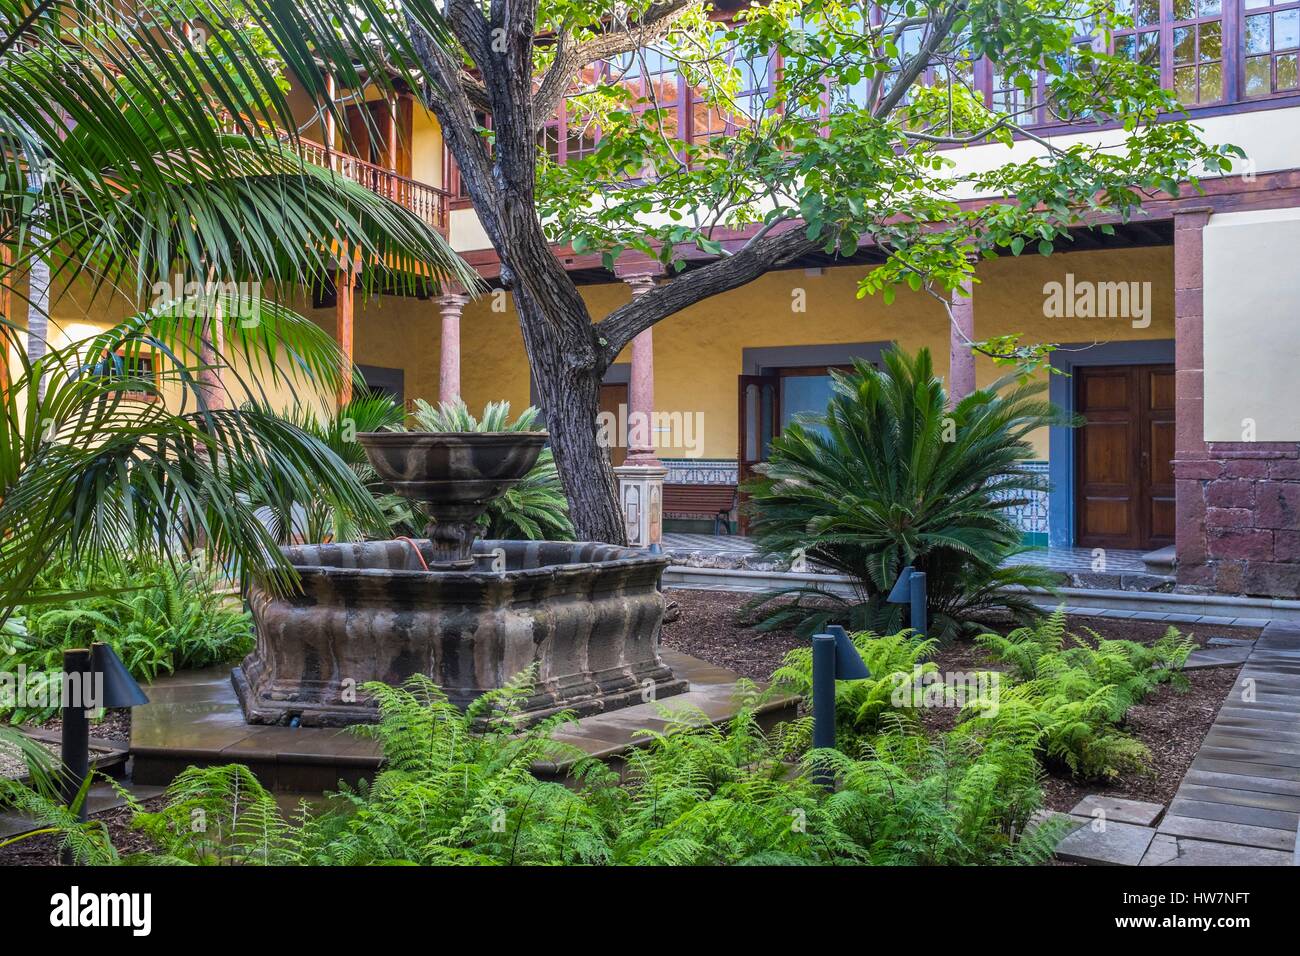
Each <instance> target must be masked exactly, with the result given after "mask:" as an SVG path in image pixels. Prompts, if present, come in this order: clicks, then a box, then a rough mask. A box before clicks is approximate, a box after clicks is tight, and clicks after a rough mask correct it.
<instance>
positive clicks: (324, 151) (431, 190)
mask: <svg viewBox="0 0 1300 956" xmlns="http://www.w3.org/2000/svg"><path fill="white" fill-rule="evenodd" d="M298 150H299V153H300V155H302V157H303V160H304V161H305V163H311V164H312V165H313V166H320V168H322V169H333V170H334V172H335V173H337V174H338V176H341V177H342V178H344V179H351V181H352V182H357V183H360V185H363V186H365V189H368V190H370V191H372V193H376V194H378V195H381V196H383V198H385V199H390V200H393V202H394V203H396V204H398V206H402V207H404V208H407V209H409V211H411V212H413V213H415V215H416V216H419V217H420V220H421V221H422V222H425V224H426V225H430V226H433V228H434V229H437V230H438V232H439V233H442V234H443V235H446V234H447V198H448V195H447V191H446V190H442V189H438V187H437V186H430V185H429V183H426V182H419V181H416V179H412V178H409V177H406V176H400V174H399V173H395V172H393V170H391V169H385V168H383V166H381V165H378V164H376V163H369V161H367V160H363V159H359V157H357V156H351V155H348V153H346V152H339V151H338V150H328V148H326V147H324V146H322V144H320V143H316V142H312V140H309V139H299V140H298Z"/></svg>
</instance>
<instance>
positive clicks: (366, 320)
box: [10, 287, 527, 410]
mask: <svg viewBox="0 0 1300 956" xmlns="http://www.w3.org/2000/svg"><path fill="white" fill-rule="evenodd" d="M23 293H25V289H21V288H20V289H19V294H17V295H15V296H14V301H13V306H14V316H13V321H14V322H15V323H16V324H18V325H20V326H23V327H25V326H26V323H27V304H26V301H25V299H24V298H23ZM266 294H267V295H268V296H270V295H272V293H269V292H268V293H266ZM145 299H146V304H147V296H146V297H145ZM282 301H283V303H284V304H285V305H286V306H288V307H290V308H292V309H294V310H295V311H297V312H299V313H300V314H303V315H305V316H307V317H308V318H310V319H311V320H312V321H313V322H315V323H316V324H317V325H318V326H320V327H321V328H322V329H324V330H325V331H326V332H328V333H329V334H330V335H333V334H334V331H335V318H334V309H333V308H332V307H330V308H324V309H313V308H312V307H311V300H310V298H309V297H307V296H306V295H305V293H290V294H287V295H285V296H284V297H283V299H282ZM135 311H137V306H136V305H135V303H134V302H133V301H132V298H131V297H127V296H125V295H121V294H116V295H115V294H109V293H106V292H101V293H100V294H99V295H95V296H92V295H91V294H90V291H89V290H88V289H86V288H84V287H78V288H74V289H73V290H71V291H68V290H56V293H55V295H54V296H53V301H52V303H51V308H50V329H51V331H50V336H49V340H50V345H51V346H52V347H53V348H63V347H65V346H67V345H69V344H71V343H73V342H77V341H81V340H85V339H88V338H91V337H93V336H95V335H96V334H98V333H100V332H102V331H103V330H105V329H107V328H108V327H110V326H111V325H113V324H114V323H117V322H120V321H122V320H123V319H125V318H127V317H128V316H129V315H131V314H132V313H133V312H135ZM354 336H355V342H354V347H355V354H354V358H355V360H356V362H358V363H359V364H363V365H377V366H383V367H389V368H400V369H403V370H404V372H405V389H406V397H407V398H412V397H414V396H417V395H418V396H424V397H435V396H436V395H437V392H438V355H439V348H440V343H439V316H438V309H437V304H436V303H435V302H434V301H432V300H423V301H422V300H419V299H415V298H404V297H396V296H372V297H363V296H361V295H360V294H359V295H358V297H357V300H356V314H355V319H354ZM21 344H22V345H23V347H25V337H24V341H23V342H22V343H21ZM227 351H228V352H229V351H230V350H229V349H228V350H227ZM275 361H277V363H278V366H279V372H280V380H279V381H276V380H275V376H273V375H272V373H271V370H270V368H269V367H266V366H262V367H260V368H259V367H254V368H252V369H250V368H249V366H248V364H247V363H246V362H245V361H244V360H243V359H242V358H233V357H231V356H229V355H228V356H227V362H228V363H229V365H230V368H231V370H230V371H229V372H228V373H227V374H226V375H225V376H224V382H225V385H226V387H227V388H228V389H229V390H230V393H231V397H232V399H233V400H234V401H236V402H238V401H241V400H243V399H244V398H246V397H247V396H248V394H249V392H250V391H253V389H251V388H246V387H244V385H243V384H242V383H244V382H251V381H252V380H254V379H255V380H256V381H257V382H258V383H259V384H260V386H261V390H262V393H263V394H265V396H266V397H267V398H268V399H269V400H270V401H271V403H272V404H273V405H274V406H276V407H278V408H281V409H286V410H287V409H288V408H290V407H292V406H293V405H295V404H298V403H302V404H305V405H308V406H310V407H319V406H320V405H321V403H322V402H327V403H328V402H330V401H332V395H329V394H322V393H321V390H320V389H319V387H317V386H316V385H314V384H313V383H312V382H310V381H309V380H308V379H306V378H305V377H303V376H302V375H301V374H299V373H297V372H295V370H294V369H293V368H292V366H291V365H290V363H289V361H288V360H287V358H286V357H285V356H280V357H279V358H278V359H276V360H275ZM10 367H11V369H13V370H14V374H15V375H17V373H18V366H17V363H16V362H14V361H11V364H10ZM525 388H527V381H526V380H525ZM164 395H165V398H166V400H168V401H169V402H172V403H174V402H175V401H176V399H177V397H178V392H176V391H174V390H169V389H165V390H164Z"/></svg>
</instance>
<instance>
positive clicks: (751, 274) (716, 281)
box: [593, 225, 820, 364]
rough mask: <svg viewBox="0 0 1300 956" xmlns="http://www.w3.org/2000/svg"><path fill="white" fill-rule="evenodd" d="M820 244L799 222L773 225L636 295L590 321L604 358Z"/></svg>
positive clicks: (616, 353)
mask: <svg viewBox="0 0 1300 956" xmlns="http://www.w3.org/2000/svg"><path fill="white" fill-rule="evenodd" d="M819 245H820V244H819V243H817V242H814V241H813V240H811V239H809V238H807V236H806V235H805V234H804V230H803V229H802V228H800V227H799V226H798V225H792V226H791V227H790V228H787V229H785V230H782V231H780V232H776V231H773V232H771V233H769V234H768V235H767V236H765V237H764V238H762V239H761V240H759V241H757V242H753V241H751V242H749V243H746V245H745V246H744V247H743V248H742V249H741V250H740V251H739V252H737V253H736V254H735V255H732V256H728V257H726V258H722V259H718V260H716V261H714V262H711V263H710V264H709V265H707V266H704V267H702V268H700V269H696V270H694V271H693V272H691V273H690V274H689V275H680V276H678V277H677V278H676V279H673V280H672V281H671V282H667V283H665V284H664V285H661V286H657V287H655V288H654V289H651V290H650V291H649V292H647V293H645V294H644V295H639V296H637V297H636V298H635V299H633V300H632V301H631V302H630V303H628V304H627V305H625V306H622V307H621V308H618V309H615V310H614V311H613V312H611V313H610V314H609V315H608V316H606V317H605V318H604V319H603V320H601V321H600V322H598V323H596V325H595V326H594V327H593V331H594V332H595V334H596V336H597V337H598V341H599V342H600V348H601V351H602V353H603V356H604V360H605V364H609V363H610V362H613V361H614V359H615V358H617V357H618V353H619V352H621V351H623V348H624V347H625V346H626V345H627V344H628V343H629V342H631V341H632V339H634V338H635V337H636V336H637V334H638V333H640V332H643V331H645V330H646V329H648V328H650V327H651V326H652V325H654V324H655V323H656V322H658V321H660V320H661V319H665V318H667V317H668V316H670V315H674V314H675V313H677V312H680V311H681V310H682V309H685V308H688V307H690V306H692V305H695V303H697V302H702V301H704V300H705V299H707V298H710V297H712V296H715V295H718V294H720V293H723V292H729V291H731V290H732V289H736V288H739V287H740V286H742V285H746V284H747V283H750V282H752V281H754V280H755V279H757V278H759V277H760V276H762V275H764V274H765V273H767V272H770V271H771V270H772V269H775V268H777V267H778V266H781V265H784V264H785V263H787V262H789V261H790V260H791V259H797V258H798V257H799V256H802V255H807V254H808V253H810V252H812V251H814V250H815V249H817V248H818V247H819Z"/></svg>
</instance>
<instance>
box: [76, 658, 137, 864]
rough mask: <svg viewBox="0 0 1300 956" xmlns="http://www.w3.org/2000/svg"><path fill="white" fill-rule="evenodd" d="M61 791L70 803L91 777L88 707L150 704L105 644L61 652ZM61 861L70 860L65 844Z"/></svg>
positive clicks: (82, 816) (80, 813)
mask: <svg viewBox="0 0 1300 956" xmlns="http://www.w3.org/2000/svg"><path fill="white" fill-rule="evenodd" d="M63 675H64V677H63V682H62V687H61V690H62V697H63V732H62V749H63V753H62V759H63V771H62V776H63V779H62V784H63V786H62V795H63V799H64V802H65V803H66V804H67V805H68V806H69V807H71V806H72V805H73V804H74V803H75V802H76V800H77V797H78V795H80V793H81V788H82V787H83V786H85V783H86V778H87V777H88V776H90V711H91V710H94V709H96V708H99V707H111V708H116V707H138V706H139V705H141V704H147V703H149V698H148V697H146V696H145V693H144V691H143V690H141V689H140V685H139V684H137V683H136V682H135V678H134V677H132V676H131V672H130V671H128V670H127V669H126V665H125V664H123V663H122V659H121V658H120V657H118V656H117V654H116V653H115V652H114V651H113V648H112V647H110V646H109V645H107V644H103V643H100V642H96V643H94V644H91V645H90V649H89V650H87V649H86V648H84V647H78V648H73V649H71V650H66V651H64V652H63ZM87 816H88V815H87V811H86V800H82V801H81V804H80V806H78V807H77V819H78V820H80V821H81V822H83V823H84V822H85V821H86V819H87ZM62 858H63V862H64V863H65V864H71V863H72V862H73V858H72V849H71V848H70V847H66V848H64V850H63V854H62Z"/></svg>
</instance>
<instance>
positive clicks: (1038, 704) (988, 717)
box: [966, 608, 1196, 778]
mask: <svg viewBox="0 0 1300 956" xmlns="http://www.w3.org/2000/svg"><path fill="white" fill-rule="evenodd" d="M1086 633H1087V635H1088V636H1089V637H1090V638H1091V639H1092V642H1093V643H1095V644H1096V647H1093V646H1092V645H1091V644H1089V643H1088V642H1086V641H1084V640H1082V639H1080V638H1078V637H1076V636H1074V635H1071V634H1069V633H1067V632H1066V627H1065V610H1064V608H1057V609H1056V611H1054V612H1053V613H1052V614H1051V615H1049V616H1048V617H1046V618H1044V619H1043V620H1042V621H1040V622H1038V623H1037V624H1036V625H1034V626H1032V627H1023V628H1018V629H1017V630H1014V631H1012V632H1011V633H1010V634H1008V635H1006V636H1005V637H1003V636H1002V635H999V634H985V635H982V636H981V637H979V638H978V639H977V640H978V643H979V644H980V646H982V647H983V648H984V649H985V651H986V652H987V653H988V654H989V656H990V657H992V658H993V659H994V660H995V661H1000V662H1002V663H1006V664H1009V665H1011V668H1012V674H1013V675H1014V676H1015V677H1016V678H1018V679H1019V681H1020V683H1018V684H1016V685H1014V686H1012V687H1010V688H1007V689H1005V690H1003V692H1002V694H1001V696H1000V699H999V700H998V701H997V702H996V704H995V705H993V706H989V705H988V704H987V702H984V703H980V704H978V705H976V706H975V707H972V708H968V711H967V714H966V717H967V718H968V719H969V721H970V724H969V726H970V728H971V729H972V731H973V732H976V733H978V732H981V730H983V729H986V728H988V727H992V728H993V730H994V732H997V731H998V730H1000V729H1001V725H1002V722H1004V721H1007V720H1023V719H1026V715H1031V716H1032V719H1033V721H1034V722H1035V723H1036V724H1037V726H1038V727H1039V729H1040V730H1041V731H1042V734H1043V752H1044V755H1045V757H1046V759H1047V760H1048V762H1049V763H1055V764H1058V765H1061V766H1063V767H1065V768H1067V769H1068V770H1069V771H1070V772H1071V773H1072V774H1074V775H1076V776H1080V777H1086V778H1113V777H1116V776H1118V775H1119V774H1122V773H1130V772H1141V771H1144V770H1145V769H1146V768H1147V766H1148V765H1149V762H1150V753H1149V751H1148V750H1147V748H1146V747H1145V746H1144V745H1143V744H1142V743H1141V742H1140V741H1138V740H1134V739H1133V738H1132V737H1129V736H1128V735H1126V734H1125V733H1124V732H1123V730H1122V729H1121V727H1122V725H1123V722H1124V719H1125V716H1126V715H1127V714H1128V711H1129V709H1130V708H1131V707H1132V706H1133V705H1134V704H1137V703H1140V702H1141V701H1142V700H1144V699H1145V698H1146V697H1147V695H1148V694H1150V693H1151V692H1152V691H1153V690H1154V689H1155V688H1156V687H1157V686H1158V685H1160V684H1163V683H1170V684H1172V685H1173V686H1175V687H1185V686H1186V678H1185V677H1184V676H1183V674H1182V673H1181V669H1182V666H1183V664H1185V663H1186V661H1187V656H1188V654H1190V653H1191V651H1192V649H1193V648H1194V647H1195V646H1196V645H1195V643H1194V642H1193V641H1192V640H1191V639H1190V638H1185V637H1183V636H1182V635H1180V634H1179V633H1178V631H1177V630H1176V629H1175V628H1172V627H1171V628H1170V629H1169V630H1168V631H1167V632H1166V633H1165V634H1164V636H1163V637H1161V638H1160V639H1159V640H1158V641H1156V642H1155V643H1153V644H1150V645H1145V644H1139V643H1137V642H1135V641H1119V640H1106V639H1103V638H1102V637H1101V636H1100V635H1098V634H1097V632H1096V631H1091V630H1088V631H1086Z"/></svg>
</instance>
